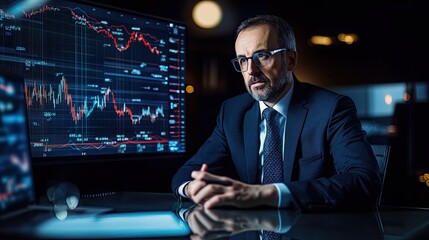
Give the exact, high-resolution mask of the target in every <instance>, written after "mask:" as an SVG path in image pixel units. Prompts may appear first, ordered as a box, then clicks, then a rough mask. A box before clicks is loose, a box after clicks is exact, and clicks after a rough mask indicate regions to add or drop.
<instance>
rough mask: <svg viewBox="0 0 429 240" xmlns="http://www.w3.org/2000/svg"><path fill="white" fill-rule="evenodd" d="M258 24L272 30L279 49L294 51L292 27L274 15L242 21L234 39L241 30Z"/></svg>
mask: <svg viewBox="0 0 429 240" xmlns="http://www.w3.org/2000/svg"><path fill="white" fill-rule="evenodd" d="M260 24H269V25H271V26H272V27H273V28H274V30H275V31H276V32H277V35H278V37H279V44H280V47H285V48H287V49H292V50H296V40H295V33H294V31H293V29H292V27H291V26H290V25H289V23H287V22H286V20H284V19H282V18H280V17H277V16H274V15H258V16H256V17H251V18H248V19H246V20H244V21H243V22H241V24H240V25H239V26H238V27H237V30H236V31H235V34H236V35H235V37H236V38H237V36H238V34H239V33H240V32H242V31H243V30H245V29H247V28H249V27H252V26H256V25H260Z"/></svg>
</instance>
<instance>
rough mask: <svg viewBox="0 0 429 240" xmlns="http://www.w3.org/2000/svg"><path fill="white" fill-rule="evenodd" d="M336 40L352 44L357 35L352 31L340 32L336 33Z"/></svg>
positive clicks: (357, 38)
mask: <svg viewBox="0 0 429 240" xmlns="http://www.w3.org/2000/svg"><path fill="white" fill-rule="evenodd" d="M338 40H340V41H341V42H344V43H347V44H353V43H355V42H357V41H358V40H359V37H358V35H357V34H354V33H340V34H338Z"/></svg>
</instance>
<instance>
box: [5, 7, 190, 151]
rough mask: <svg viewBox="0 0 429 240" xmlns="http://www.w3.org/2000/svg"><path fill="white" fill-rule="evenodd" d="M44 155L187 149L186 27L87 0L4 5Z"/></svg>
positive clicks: (12, 54)
mask: <svg viewBox="0 0 429 240" xmlns="http://www.w3.org/2000/svg"><path fill="white" fill-rule="evenodd" d="M0 8H1V9H0V32H1V35H0V68H5V69H8V70H11V71H13V72H15V73H17V74H20V75H22V76H23V77H24V79H25V93H24V94H25V99H26V106H27V114H28V119H29V133H30V146H31V152H32V156H33V157H35V158H49V157H62V156H64V157H65V156H69V157H70V156H103V155H126V154H145V153H148V154H149V153H183V152H185V145H186V141H185V137H186V136H185V135H186V129H185V127H186V125H185V82H186V76H185V75H186V70H185V67H186V26H185V25H184V24H183V23H181V22H177V21H173V20H168V19H163V18H158V17H155V16H150V15H147V16H146V15H143V14H138V13H135V12H132V11H129V10H123V9H120V8H111V7H107V6H104V5H99V4H98V5H96V4H93V3H89V2H85V1H64V0H50V1H7V0H6V1H2V5H1V6H0Z"/></svg>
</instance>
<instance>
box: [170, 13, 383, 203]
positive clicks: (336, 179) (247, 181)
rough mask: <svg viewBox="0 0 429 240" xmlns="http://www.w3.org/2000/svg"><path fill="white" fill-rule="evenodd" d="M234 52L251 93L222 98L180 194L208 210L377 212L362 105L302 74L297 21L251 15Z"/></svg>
mask: <svg viewBox="0 0 429 240" xmlns="http://www.w3.org/2000/svg"><path fill="white" fill-rule="evenodd" d="M235 52H236V56H237V57H236V58H235V59H233V60H232V61H231V62H232V64H233V67H234V68H235V70H236V71H237V72H239V73H241V74H242V77H243V79H244V84H245V87H246V89H247V91H248V93H244V94H241V95H238V96H236V97H232V98H231V99H228V100H226V101H225V102H224V103H223V104H222V106H221V109H220V112H219V115H218V118H217V123H216V126H215V128H214V130H213V133H212V135H211V136H210V137H209V138H208V139H207V140H206V142H205V143H204V144H203V145H202V146H201V147H200V149H199V150H198V151H197V152H196V154H195V155H194V156H193V157H191V158H190V159H189V160H188V161H187V162H186V163H185V164H184V165H183V166H182V167H181V168H179V169H178V171H177V173H176V174H175V175H174V177H173V179H172V190H173V192H174V193H175V196H176V197H177V198H178V199H180V200H181V201H186V200H188V201H192V202H194V203H196V204H199V205H202V206H203V207H204V208H215V207H225V206H228V207H237V208H254V207H273V208H292V209H297V210H300V211H325V210H355V209H359V210H361V209H372V207H373V206H374V205H375V203H376V200H377V198H378V195H379V192H380V176H379V174H378V172H379V171H378V164H377V160H376V158H375V156H374V153H373V152H372V148H371V146H370V144H369V142H368V140H367V138H366V133H365V131H363V130H362V126H361V122H360V120H359V119H358V117H357V114H356V107H355V104H354V102H353V101H352V100H351V99H350V98H349V97H347V96H343V95H339V94H337V93H335V92H332V91H329V90H327V89H323V88H321V87H318V86H315V85H311V84H309V83H305V82H302V81H300V80H299V79H297V77H296V75H295V74H294V69H295V67H296V66H297V61H298V52H297V48H296V40H295V35H294V32H293V29H292V28H291V26H290V25H289V24H288V23H287V22H286V21H285V20H284V19H282V18H279V17H277V16H273V15H259V16H256V17H253V18H249V19H247V20H245V21H243V22H242V23H241V24H240V25H239V26H238V28H237V31H236V39H235ZM266 109H267V111H270V110H275V111H271V112H272V114H273V118H271V115H265V111H264V110H266ZM265 140H267V142H266V141H265Z"/></svg>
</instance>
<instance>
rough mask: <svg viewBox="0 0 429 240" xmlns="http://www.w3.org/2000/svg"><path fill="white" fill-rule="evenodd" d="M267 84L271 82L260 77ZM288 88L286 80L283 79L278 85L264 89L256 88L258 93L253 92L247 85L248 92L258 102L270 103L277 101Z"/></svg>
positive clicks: (266, 86)
mask: <svg viewBox="0 0 429 240" xmlns="http://www.w3.org/2000/svg"><path fill="white" fill-rule="evenodd" d="M260 78H262V79H264V80H265V81H266V82H269V80H268V79H266V78H265V77H260ZM286 86H287V80H286V78H282V81H280V82H278V83H277V84H276V85H274V86H271V85H265V86H264V87H263V88H256V89H257V90H262V91H259V92H258V93H256V92H253V91H252V90H251V88H250V86H249V85H246V89H247V92H248V93H249V94H250V95H251V96H252V97H253V98H254V99H255V100H257V101H270V100H274V99H276V97H277V96H278V95H279V94H280V93H281V92H282V91H283V89H284V88H285V87H286Z"/></svg>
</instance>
